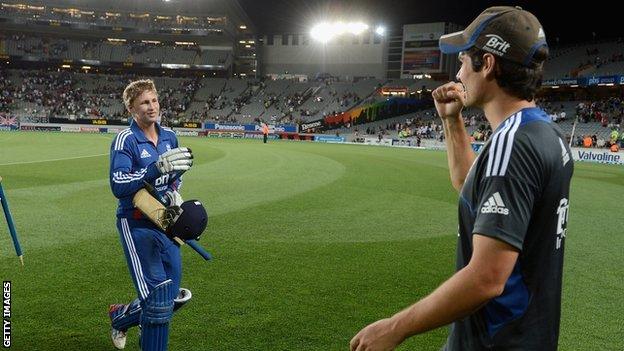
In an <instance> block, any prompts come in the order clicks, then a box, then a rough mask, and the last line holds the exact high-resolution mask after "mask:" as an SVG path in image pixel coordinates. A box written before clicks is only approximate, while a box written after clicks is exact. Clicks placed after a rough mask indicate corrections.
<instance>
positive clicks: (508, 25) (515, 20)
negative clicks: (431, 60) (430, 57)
mask: <svg viewBox="0 0 624 351" xmlns="http://www.w3.org/2000/svg"><path fill="white" fill-rule="evenodd" d="M542 46H548V44H546V35H545V34H544V29H543V28H542V25H541V24H540V23H539V21H538V20H537V18H536V17H535V16H534V15H533V14H532V13H530V12H528V11H525V10H523V9H522V8H520V7H511V6H494V7H490V8H488V9H486V10H485V11H483V12H481V14H480V15H479V16H478V17H477V18H476V19H475V20H474V21H472V23H470V25H469V26H468V27H467V28H466V29H464V30H463V31H461V32H455V33H450V34H446V35H443V36H441V37H440V50H441V51H442V52H443V53H445V54H455V53H458V52H460V51H466V50H468V49H470V48H472V47H477V48H479V49H482V50H484V51H487V52H490V53H492V54H494V55H496V56H500V57H502V58H505V59H507V60H510V61H513V62H516V63H520V64H522V65H524V66H530V65H531V61H532V58H533V55H534V54H535V51H537V49H539V48H540V47H542Z"/></svg>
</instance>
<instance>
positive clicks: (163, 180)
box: [154, 174, 169, 186]
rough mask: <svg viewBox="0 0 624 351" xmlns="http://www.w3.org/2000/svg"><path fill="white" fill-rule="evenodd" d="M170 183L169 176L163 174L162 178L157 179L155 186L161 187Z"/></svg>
mask: <svg viewBox="0 0 624 351" xmlns="http://www.w3.org/2000/svg"><path fill="white" fill-rule="evenodd" d="M168 183H169V174H163V175H162V176H160V177H158V178H156V182H154V185H155V186H161V185H163V184H168Z"/></svg>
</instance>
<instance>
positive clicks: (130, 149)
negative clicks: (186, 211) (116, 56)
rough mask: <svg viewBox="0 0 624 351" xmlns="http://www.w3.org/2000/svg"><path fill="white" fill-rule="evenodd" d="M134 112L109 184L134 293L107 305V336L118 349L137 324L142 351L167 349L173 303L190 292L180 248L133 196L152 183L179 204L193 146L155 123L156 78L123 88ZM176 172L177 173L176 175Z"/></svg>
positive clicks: (115, 147)
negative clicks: (182, 281)
mask: <svg viewBox="0 0 624 351" xmlns="http://www.w3.org/2000/svg"><path fill="white" fill-rule="evenodd" d="M123 101H124V104H125V106H126V108H127V110H128V112H129V113H130V114H131V115H132V118H133V120H132V123H131V125H130V128H128V129H125V130H123V131H121V132H120V133H119V134H118V135H117V136H116V137H115V139H114V140H113V143H112V145H111V150H110V185H111V189H112V191H113V194H114V195H115V197H117V198H118V199H119V207H118V209H117V229H118V230H119V233H120V239H121V245H122V247H123V250H124V253H125V256H126V260H127V263H128V268H129V270H130V275H131V277H132V281H133V283H134V287H135V289H136V291H137V293H138V299H136V300H134V301H133V302H131V303H130V304H127V305H126V304H115V305H111V306H110V307H109V317H110V319H111V326H112V328H111V330H112V332H111V338H112V341H113V345H114V346H115V347H116V348H117V349H123V348H124V347H125V344H126V332H127V330H128V329H129V328H130V327H132V326H136V325H139V326H140V328H141V329H140V332H141V336H140V340H139V342H140V345H141V350H143V351H163V350H166V349H167V344H168V338H169V321H170V319H171V316H172V315H173V312H174V309H176V308H179V307H180V306H182V305H183V304H184V303H185V302H186V301H188V300H189V299H190V297H191V294H190V291H189V290H186V289H180V279H181V276H182V264H181V258H180V248H179V246H178V245H176V244H175V243H174V242H173V241H172V240H170V238H169V237H168V236H167V234H166V233H165V232H163V231H162V230H161V229H160V228H159V227H158V226H156V225H155V224H154V223H152V222H151V221H150V220H149V219H148V218H146V217H145V216H144V215H143V214H142V213H141V212H140V211H139V210H138V209H137V208H135V206H134V205H133V201H132V200H133V196H134V195H135V193H136V192H137V191H139V190H140V189H142V188H143V187H144V186H145V182H147V183H149V184H151V185H152V186H153V187H154V188H155V190H156V191H157V192H158V195H159V196H161V197H162V198H163V199H165V200H166V202H167V205H169V206H174V205H175V206H180V205H181V204H182V198H181V196H180V194H179V193H178V189H179V187H180V185H181V180H180V179H179V177H178V176H177V173H179V172H184V171H187V170H188V169H190V168H191V166H192V165H193V155H192V153H191V150H189V149H187V148H184V147H179V146H178V140H177V138H176V135H175V133H174V132H173V131H172V130H171V129H168V128H164V127H161V126H160V124H159V118H160V117H159V116H160V105H159V103H158V94H157V91H156V87H155V85H154V82H153V81H151V80H138V81H134V82H132V83H130V84H129V85H128V86H127V87H126V88H125V90H124V92H123ZM175 178H178V179H175Z"/></svg>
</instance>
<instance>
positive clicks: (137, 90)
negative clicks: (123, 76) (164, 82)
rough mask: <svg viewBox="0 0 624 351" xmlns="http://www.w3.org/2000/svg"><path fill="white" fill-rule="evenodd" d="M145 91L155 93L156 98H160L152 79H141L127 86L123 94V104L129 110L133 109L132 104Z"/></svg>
mask: <svg viewBox="0 0 624 351" xmlns="http://www.w3.org/2000/svg"><path fill="white" fill-rule="evenodd" d="M144 91H153V92H154V93H155V94H156V96H158V91H156V85H155V84H154V81H153V80H151V79H141V80H135V81H134V82H131V83H130V84H128V86H126V88H125V89H124V92H123V96H122V98H123V102H124V105H126V108H127V109H128V110H129V109H130V107H132V103H134V100H136V98H138V97H139V96H140V95H141V94H143V92H144Z"/></svg>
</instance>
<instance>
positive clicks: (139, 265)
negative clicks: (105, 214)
mask: <svg viewBox="0 0 624 351" xmlns="http://www.w3.org/2000/svg"><path fill="white" fill-rule="evenodd" d="M117 229H118V230H119V234H120V239H121V246H122V247H123V250H124V253H125V256H126V262H127V263H128V269H129V270H130V276H131V277H132V281H133V282H134V288H135V289H136V291H137V294H138V296H139V299H141V301H143V300H145V298H146V297H147V295H149V293H150V291H152V290H153V289H154V287H155V286H156V285H158V284H160V283H162V282H164V281H165V280H167V279H171V280H172V281H173V289H174V291H178V289H179V288H180V279H181V278H182V259H181V257H180V248H179V247H178V246H177V245H175V244H174V243H173V242H172V241H171V240H170V239H169V238H168V237H167V236H166V234H165V233H163V232H162V231H161V230H160V229H158V227H156V225H154V224H153V223H152V222H150V221H149V220H135V219H128V218H118V219H117Z"/></svg>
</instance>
